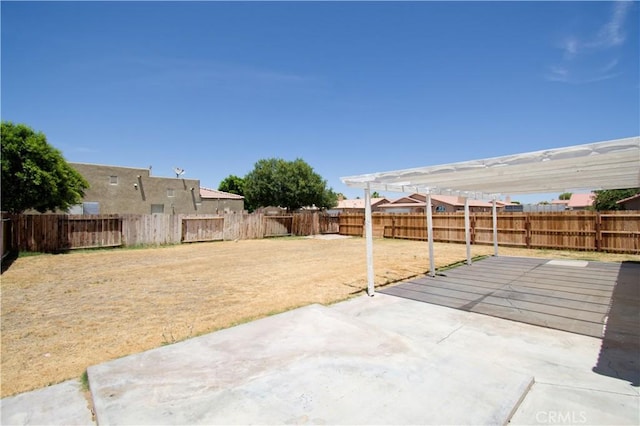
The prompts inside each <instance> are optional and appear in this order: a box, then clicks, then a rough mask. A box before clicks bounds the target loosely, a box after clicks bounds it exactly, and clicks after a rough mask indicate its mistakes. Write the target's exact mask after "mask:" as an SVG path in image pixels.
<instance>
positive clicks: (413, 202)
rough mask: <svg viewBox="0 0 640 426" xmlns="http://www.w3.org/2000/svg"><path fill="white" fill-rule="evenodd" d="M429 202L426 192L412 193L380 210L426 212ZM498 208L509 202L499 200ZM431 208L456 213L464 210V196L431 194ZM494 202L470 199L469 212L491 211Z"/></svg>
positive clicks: (439, 211) (381, 206) (383, 205)
mask: <svg viewBox="0 0 640 426" xmlns="http://www.w3.org/2000/svg"><path fill="white" fill-rule="evenodd" d="M426 203H427V196H426V195H424V194H417V193H414V194H411V195H409V196H406V197H400V198H398V199H396V200H393V201H391V202H389V203H385V204H382V205H380V206H378V207H379V211H384V212H385V213H424V212H425V207H426ZM496 204H497V206H496V207H497V208H500V209H502V208H504V206H505V205H506V204H507V203H505V202H502V201H498V202H497V203H496ZM431 208H432V210H433V212H434V213H454V212H459V211H464V197H457V196H455V195H431ZM492 208H493V203H491V202H487V201H482V200H472V199H469V212H471V213H482V212H491V210H492Z"/></svg>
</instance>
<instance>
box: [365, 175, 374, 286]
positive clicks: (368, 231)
mask: <svg viewBox="0 0 640 426" xmlns="http://www.w3.org/2000/svg"><path fill="white" fill-rule="evenodd" d="M364 231H365V238H366V240H367V294H368V295H369V296H373V295H374V294H375V282H374V279H375V274H374V270H373V223H372V217H371V188H370V186H369V184H368V183H367V187H366V189H365V190H364Z"/></svg>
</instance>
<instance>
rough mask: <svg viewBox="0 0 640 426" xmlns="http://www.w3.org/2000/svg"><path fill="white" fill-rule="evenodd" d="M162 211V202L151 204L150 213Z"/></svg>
mask: <svg viewBox="0 0 640 426" xmlns="http://www.w3.org/2000/svg"><path fill="white" fill-rule="evenodd" d="M155 213H164V204H151V214H155Z"/></svg>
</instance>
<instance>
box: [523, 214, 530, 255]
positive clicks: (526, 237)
mask: <svg viewBox="0 0 640 426" xmlns="http://www.w3.org/2000/svg"><path fill="white" fill-rule="evenodd" d="M524 243H525V246H526V247H527V248H531V216H529V213H526V216H525V217H524Z"/></svg>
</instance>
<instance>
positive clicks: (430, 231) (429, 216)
mask: <svg viewBox="0 0 640 426" xmlns="http://www.w3.org/2000/svg"><path fill="white" fill-rule="evenodd" d="M426 209H427V212H426V213H427V240H428V241H429V275H431V276H432V277H435V276H436V260H435V256H434V255H433V213H432V212H431V194H427V205H426Z"/></svg>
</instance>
